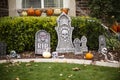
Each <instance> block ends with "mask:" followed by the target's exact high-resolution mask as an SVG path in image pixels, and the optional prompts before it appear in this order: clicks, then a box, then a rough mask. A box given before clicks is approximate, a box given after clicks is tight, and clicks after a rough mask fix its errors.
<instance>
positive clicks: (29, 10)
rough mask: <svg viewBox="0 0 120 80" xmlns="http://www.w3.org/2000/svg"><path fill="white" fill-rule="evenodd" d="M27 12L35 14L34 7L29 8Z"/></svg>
mask: <svg viewBox="0 0 120 80" xmlns="http://www.w3.org/2000/svg"><path fill="white" fill-rule="evenodd" d="M27 14H28V16H34V14H35V11H34V9H33V8H32V7H31V8H29V9H28V11H27Z"/></svg>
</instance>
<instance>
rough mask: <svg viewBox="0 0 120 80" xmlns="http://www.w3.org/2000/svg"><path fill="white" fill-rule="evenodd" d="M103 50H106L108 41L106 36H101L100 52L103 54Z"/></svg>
mask: <svg viewBox="0 0 120 80" xmlns="http://www.w3.org/2000/svg"><path fill="white" fill-rule="evenodd" d="M103 48H106V40H105V36H104V35H100V36H99V49H98V52H101V50H102V49H103Z"/></svg>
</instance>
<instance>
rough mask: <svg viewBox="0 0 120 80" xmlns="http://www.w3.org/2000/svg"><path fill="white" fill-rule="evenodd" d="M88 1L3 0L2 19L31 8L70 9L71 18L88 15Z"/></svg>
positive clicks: (1, 5)
mask: <svg viewBox="0 0 120 80" xmlns="http://www.w3.org/2000/svg"><path fill="white" fill-rule="evenodd" d="M87 2H88V0H1V2H0V17H3V16H19V13H18V10H24V9H28V8H30V7H31V6H32V7H33V8H37V9H46V8H53V9H61V8H68V9H69V12H68V15H69V16H80V15H87V14H88V7H87Z"/></svg>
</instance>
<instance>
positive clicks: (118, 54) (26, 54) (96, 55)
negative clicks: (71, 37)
mask: <svg viewBox="0 0 120 80" xmlns="http://www.w3.org/2000/svg"><path fill="white" fill-rule="evenodd" d="M91 52H92V54H93V55H94V57H93V59H92V60H93V61H101V60H102V61H105V57H104V56H103V55H102V54H100V53H98V52H97V51H91ZM111 53H112V55H113V59H114V60H115V61H120V51H111ZM19 54H20V56H21V59H29V58H43V56H42V55H35V52H33V51H26V52H23V53H19ZM85 54H86V53H83V54H77V55H75V54H74V53H58V56H64V57H62V58H67V59H86V58H85ZM107 56H108V59H109V60H110V58H111V57H110V55H107ZM51 58H52V57H51ZM3 59H4V60H5V59H7V57H6V56H2V57H0V60H3ZM15 59H16V58H15Z"/></svg>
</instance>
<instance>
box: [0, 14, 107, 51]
mask: <svg viewBox="0 0 120 80" xmlns="http://www.w3.org/2000/svg"><path fill="white" fill-rule="evenodd" d="M56 19H57V17H54V16H52V17H13V18H11V17H4V18H0V31H1V34H0V41H1V42H6V43H7V45H8V46H7V52H8V53H9V52H10V51H11V50H16V51H17V52H23V51H34V48H35V33H36V32H37V31H38V30H46V31H47V32H49V33H50V36H51V49H52V51H54V50H55V48H56V46H57V41H58V40H57V33H56V31H55V27H56V26H57V23H56ZM71 21H72V22H71V26H73V27H74V30H73V36H72V38H73V40H74V39H75V38H79V39H81V37H82V36H83V35H85V36H86V37H87V39H88V43H87V45H88V47H89V49H98V45H99V44H98V37H99V35H101V34H104V31H105V30H104V29H103V27H102V26H101V25H100V24H99V22H100V21H99V20H97V19H95V18H90V17H71Z"/></svg>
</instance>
